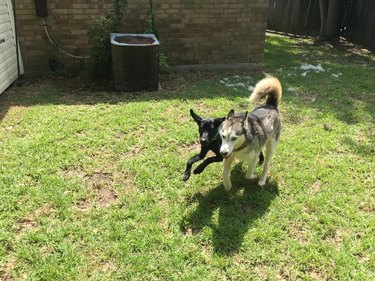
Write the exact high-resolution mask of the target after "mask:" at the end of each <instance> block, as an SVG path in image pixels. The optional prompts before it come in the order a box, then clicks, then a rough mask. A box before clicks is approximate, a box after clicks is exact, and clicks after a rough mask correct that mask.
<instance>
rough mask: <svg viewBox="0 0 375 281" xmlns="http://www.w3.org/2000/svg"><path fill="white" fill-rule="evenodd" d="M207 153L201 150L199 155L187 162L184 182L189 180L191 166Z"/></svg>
mask: <svg viewBox="0 0 375 281" xmlns="http://www.w3.org/2000/svg"><path fill="white" fill-rule="evenodd" d="M207 152H208V150H205V149H204V150H201V152H200V153H199V154H197V155H194V156H193V157H191V158H190V159H189V160H188V161H187V163H186V169H185V173H184V178H183V180H184V181H187V180H188V179H189V178H190V173H191V167H192V166H193V164H194V163H195V162H197V161H199V160H202V159H203V158H204V157H205V156H206V155H207Z"/></svg>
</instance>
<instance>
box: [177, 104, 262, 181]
mask: <svg viewBox="0 0 375 281" xmlns="http://www.w3.org/2000/svg"><path fill="white" fill-rule="evenodd" d="M190 115H191V117H193V119H194V121H195V122H196V123H197V124H198V127H199V140H200V144H201V151H200V152H199V154H196V155H194V156H193V157H191V158H190V159H189V160H188V161H187V163H186V170H185V173H184V177H183V180H184V181H187V180H188V179H189V178H190V173H191V167H192V166H193V164H194V163H195V162H197V161H199V160H202V159H203V158H204V157H206V155H207V153H208V151H210V150H211V151H213V152H214V153H215V156H212V157H209V158H207V159H206V160H204V161H203V163H201V164H200V165H199V166H198V167H197V168H195V170H194V171H193V173H194V174H200V173H202V172H203V170H204V169H205V168H206V167H207V166H208V165H209V164H211V163H214V162H221V161H223V156H222V155H221V154H220V146H221V137H220V136H219V127H220V125H221V123H223V122H224V120H225V117H223V118H202V117H200V116H198V115H197V114H195V112H194V111H193V110H192V109H190ZM263 160H264V156H263V153H262V152H260V154H259V163H260V164H261V163H263Z"/></svg>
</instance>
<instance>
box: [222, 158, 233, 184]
mask: <svg viewBox="0 0 375 281" xmlns="http://www.w3.org/2000/svg"><path fill="white" fill-rule="evenodd" d="M233 160H234V156H233V155H232V156H231V157H229V158H226V159H224V165H223V185H224V189H225V190H226V191H229V190H231V188H232V183H231V181H230V166H231V165H232V162H233Z"/></svg>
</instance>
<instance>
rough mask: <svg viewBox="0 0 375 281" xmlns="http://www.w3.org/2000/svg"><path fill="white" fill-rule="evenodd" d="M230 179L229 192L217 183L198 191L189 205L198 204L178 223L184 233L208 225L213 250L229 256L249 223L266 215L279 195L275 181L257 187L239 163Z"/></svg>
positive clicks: (239, 241) (241, 238)
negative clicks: (211, 187)
mask: <svg viewBox="0 0 375 281" xmlns="http://www.w3.org/2000/svg"><path fill="white" fill-rule="evenodd" d="M231 178H232V184H233V188H232V190H231V191H230V192H226V191H225V190H224V187H223V185H222V184H220V185H218V186H216V187H215V188H213V189H211V190H210V191H209V192H208V193H207V194H202V193H200V192H198V193H196V194H195V195H194V196H193V197H192V198H190V199H189V200H188V201H189V202H188V204H193V203H194V202H198V206H197V207H196V209H195V210H194V211H192V213H190V214H189V215H187V217H184V219H183V221H182V222H181V231H182V232H183V233H185V234H193V235H194V234H197V233H199V232H200V231H201V230H202V229H203V228H204V227H209V228H211V229H212V246H213V251H214V253H216V254H218V255H220V256H230V255H233V254H235V253H237V252H238V251H239V250H240V248H241V245H242V243H243V239H244V236H245V235H246V233H247V232H248V230H249V228H251V225H252V224H253V223H254V222H255V221H256V220H258V219H260V218H262V217H263V216H264V215H265V214H266V212H267V210H268V209H269V206H270V204H271V202H272V200H273V199H275V198H276V197H277V196H278V185H277V183H275V182H272V181H271V182H268V183H267V185H266V186H265V187H264V188H263V189H262V188H260V187H259V186H258V185H257V182H256V181H251V180H247V179H246V178H245V176H244V172H243V171H242V169H241V164H237V165H236V166H235V167H234V169H232V177H231ZM216 213H217V214H218V216H216V215H215V214H216Z"/></svg>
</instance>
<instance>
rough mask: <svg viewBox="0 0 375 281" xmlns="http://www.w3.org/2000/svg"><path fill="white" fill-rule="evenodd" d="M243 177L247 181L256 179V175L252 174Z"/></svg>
mask: <svg viewBox="0 0 375 281" xmlns="http://www.w3.org/2000/svg"><path fill="white" fill-rule="evenodd" d="M245 177H246V178H247V179H248V180H253V179H256V177H257V175H256V174H252V175H249V174H246V176H245Z"/></svg>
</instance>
